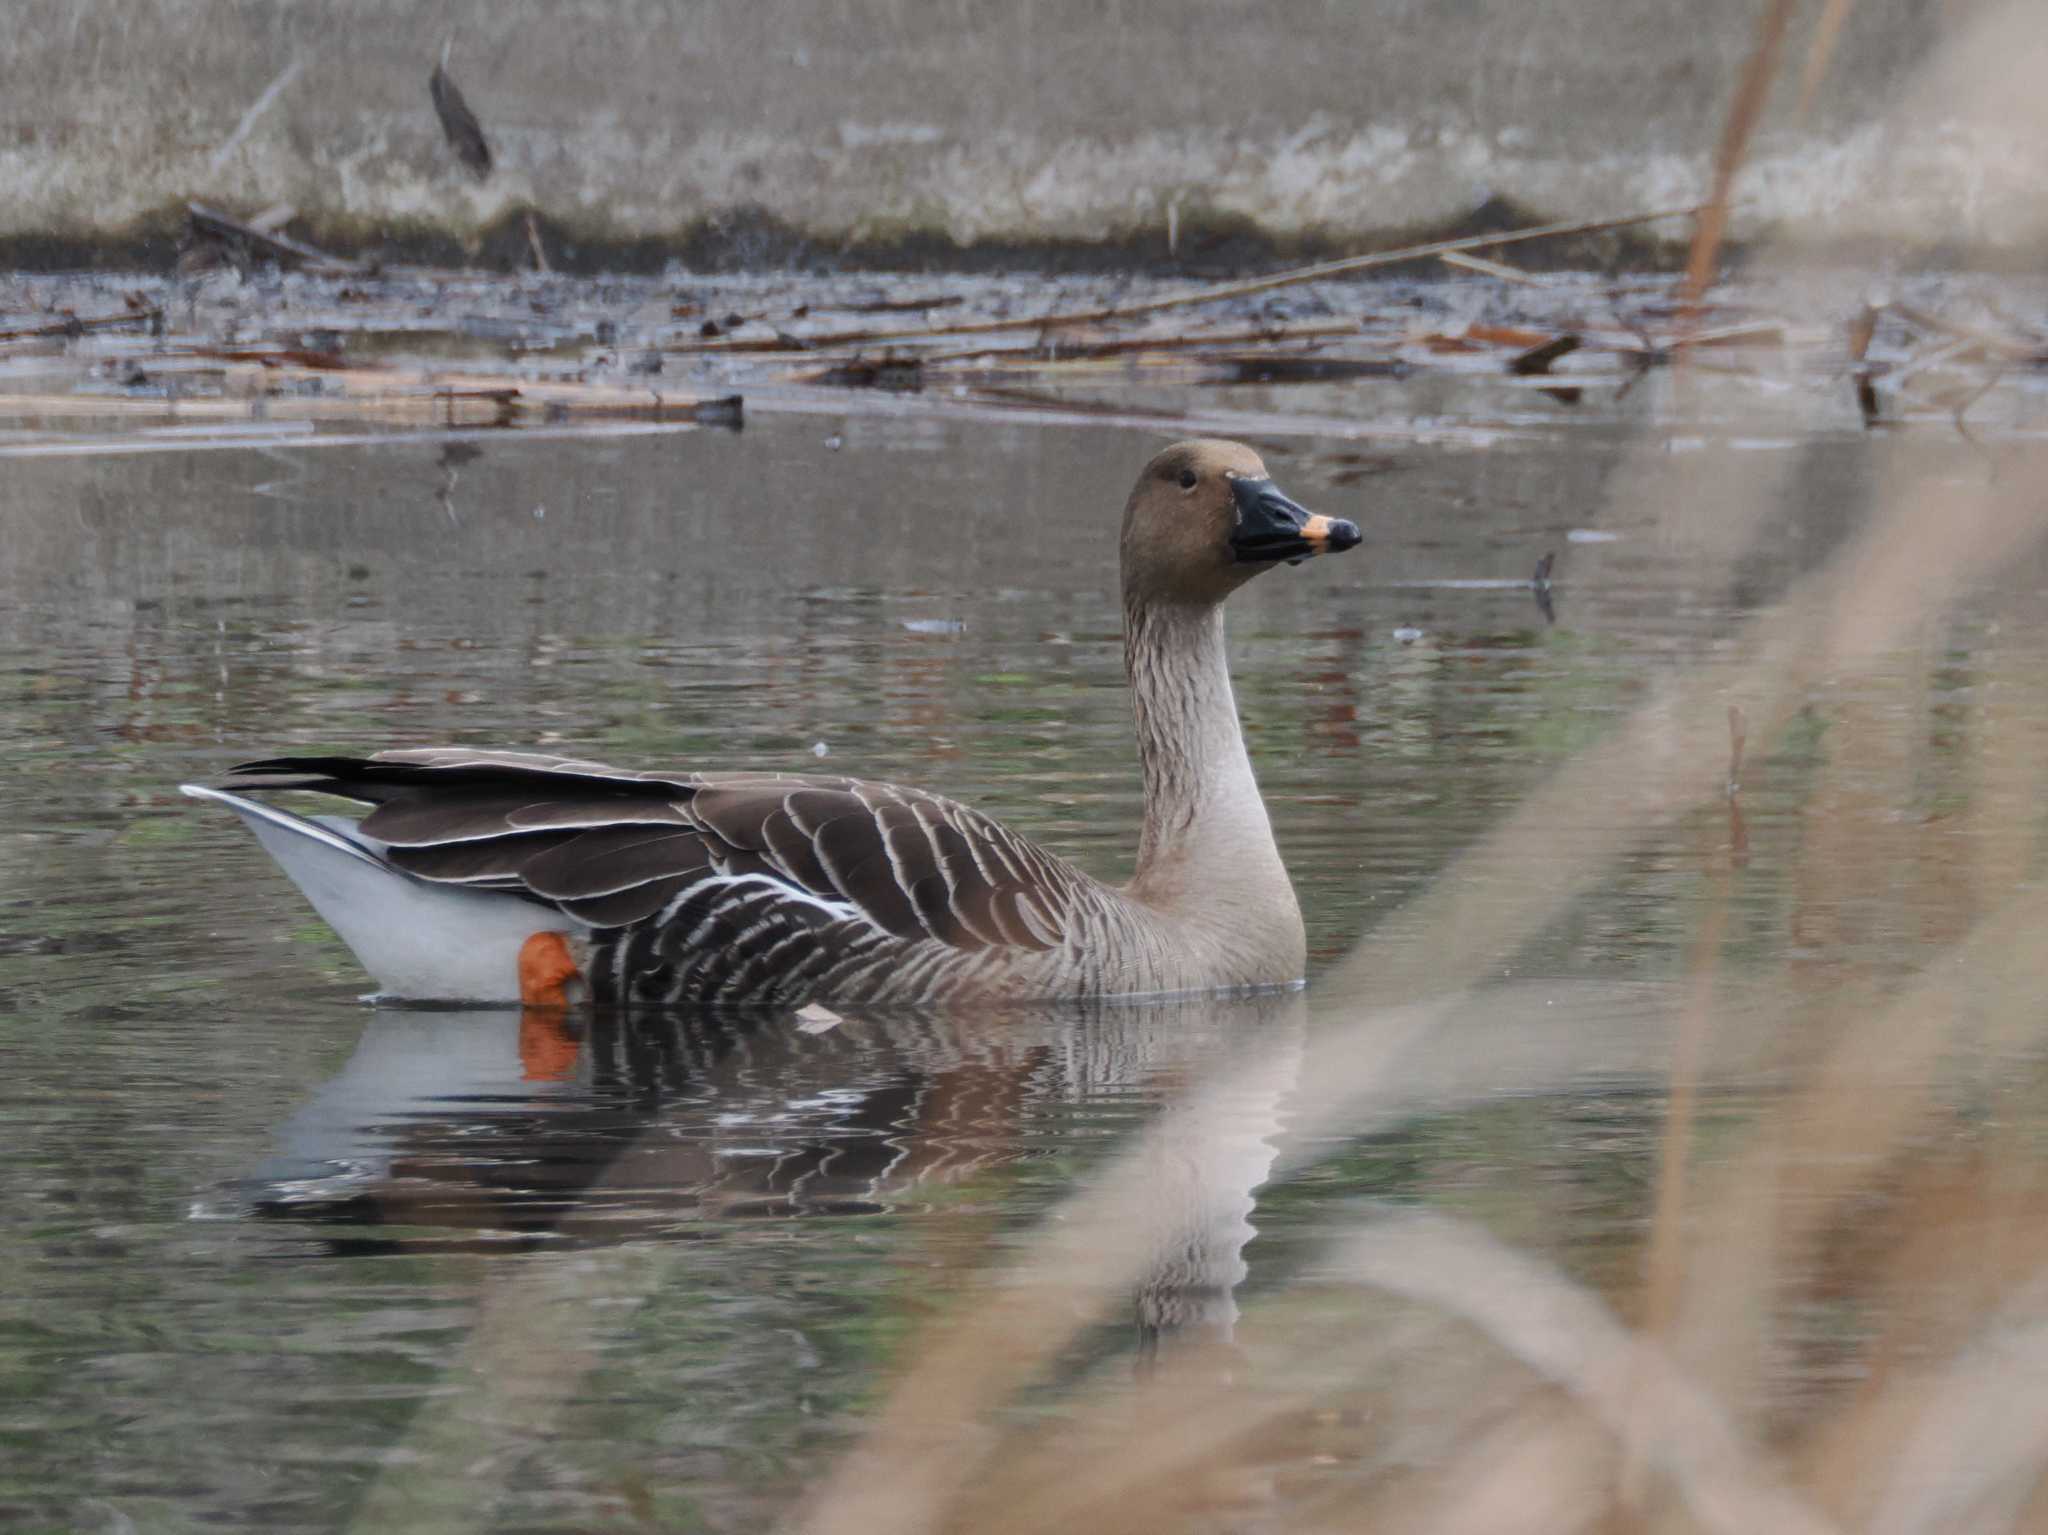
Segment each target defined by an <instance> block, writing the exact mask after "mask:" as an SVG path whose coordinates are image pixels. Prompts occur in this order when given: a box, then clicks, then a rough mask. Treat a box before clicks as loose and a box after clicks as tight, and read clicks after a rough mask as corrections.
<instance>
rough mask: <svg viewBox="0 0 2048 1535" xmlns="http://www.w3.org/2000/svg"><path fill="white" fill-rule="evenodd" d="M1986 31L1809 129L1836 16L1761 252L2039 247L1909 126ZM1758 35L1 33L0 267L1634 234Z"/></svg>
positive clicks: (747, 25) (403, 24)
mask: <svg viewBox="0 0 2048 1535" xmlns="http://www.w3.org/2000/svg"><path fill="white" fill-rule="evenodd" d="M1986 3H1988V0H1860V3H1858V4H1856V5H1855V6H1853V8H1851V9H1850V12H1849V19H1848V24H1847V27H1846V29H1845V30H1844V31H1843V33H1842V34H1841V38H1840V43H1839V46H1838V48H1837V49H1836V51H1835V54H1834V60H1833V65H1832V68H1831V69H1830V71H1829V73H1828V75H1827V78H1826V81H1825V83H1824V85H1823V86H1822V88H1821V90H1820V92H1819V94H1818V96H1817V97H1816V98H1815V100H1814V102H1813V104H1812V108H1811V110H1810V111H1809V112H1808V113H1806V114H1805V115H1804V117H1803V118H1801V117H1799V116H1798V115H1797V114H1796V113H1795V111H1794V107H1795V98H1796V96H1797V94H1798V81H1797V77H1798V74H1799V70H1800V67H1801V66H1802V64H1803V63H1804V61H1805V57H1806V50H1807V45H1808V42H1809V40H1810V38H1811V36H1812V32H1813V27H1814V17H1815V14H1816V13H1818V12H1819V11H1820V9H1821V6H1820V4H1819V3H1818V0H1813V3H1811V4H1810V5H1808V6H1807V7H1806V8H1805V10H1804V11H1803V12H1802V14H1801V16H1800V18H1799V21H1798V23H1797V24H1796V27H1795V31H1794V35H1793V37H1792V39H1791V44H1790V47H1789V48H1788V52H1787V68H1786V70H1785V72H1784V75H1785V78H1784V80H1783V82H1782V83H1781V86H1780V88H1779V90H1778V92H1777V94H1776V96H1775V97H1774V99H1773V104H1772V109H1771V112H1770V114H1769V117H1768V118H1767V121H1766V126H1765V131H1764V133H1763V135H1762V137H1761V139H1760V141H1759V143H1758V145H1757V150H1756V155H1755V158H1754V161H1753V166H1752V169H1751V171H1750V173H1749V174H1748V175H1747V176H1746V178H1745V181H1744V184H1743V192H1744V196H1745V200H1746V204H1747V207H1748V209H1749V212H1748V213H1747V214H1746V215H1745V216H1744V218H1743V220H1742V223H1741V225H1740V226H1739V228H1738V233H1740V232H1745V231H1746V232H1750V233H1754V232H1756V231H1757V230H1758V229H1760V228H1761V227H1762V226H1764V225H1766V224H1768V223H1770V222H1772V221H1776V220H1791V221H1796V222H1798V223H1800V224H1801V225H1803V226H1806V227H1808V228H1810V229H1813V230H1815V231H1816V232H1819V233H1822V234H1825V235H1829V236H1836V237H1847V238H1856V237H1862V236H1868V235H1877V236H1879V237H1884V236H1888V235H1890V234H1893V233H1895V232H1896V231H1897V230H1898V229H1900V228H1901V227H1902V226H1912V227H1916V228H1919V229H1922V230H1925V229H1928V228H1940V229H1941V230H1942V231H1943V232H1944V234H1945V235H1946V236H1948V237H1949V238H1951V239H1953V240H1955V241H1958V242H1960V243H1962V244H1966V245H1976V246H1985V247H1992V248H1997V247H2002V246H2003V247H2010V246H2011V245H2012V244H2013V243H2014V242H2015V241H2018V240H2021V239H2024V238H2027V237H2028V230H2029V229H2030V228H2031V225H2030V224H2029V223H2027V221H2026V220H2022V219H2015V218H2011V217H2008V216H2007V215H2006V214H2005V212H2004V211H2002V210H2003V206H2004V204H2005V202H2006V200H2005V199H2003V198H2001V196H2000V195H1999V187H2000V185H2002V184H2003V183H2002V180H2001V178H2003V179H2006V180H2010V181H2012V182H2013V183H2014V185H2015V186H2021V187H2025V188H2026V189H2028V190H2029V191H2031V189H2032V188H2033V187H2036V186H2039V185H2040V184H2042V183H2043V181H2044V180H2048V147H2044V146H2043V145H2042V144H2041V143H2040V142H2038V140H2035V139H2029V138H2026V137H2024V136H2021V135H2016V134H2011V133H2003V132H2002V131H2001V129H2000V127H1999V125H1998V124H1996V123H1984V122H1981V121H1980V122H1977V123H1965V124H1960V125H1959V124H1958V123H1956V122H1953V121H1950V120H1949V119H1948V118H1946V117H1941V116H1939V115H1937V118H1936V119H1935V120H1932V121H1930V122H1929V123H1928V124H1925V125H1923V131H1915V132H1911V133H1902V132H1900V131H1899V130H1898V129H1897V128H1896V127H1888V126H1887V125H1886V118H1887V115H1888V114H1889V113H1890V112H1891V111H1892V109H1893V108H1894V106H1895V105H1896V103H1897V102H1898V101H1899V99H1900V97H1901V95H1902V93H1903V92H1904V91H1905V90H1906V88H1907V85H1908V83H1909V82H1910V80H1911V79H1912V78H1913V75H1914V72H1915V69H1916V66H1917V65H1919V64H1920V63H1921V62H1922V61H1924V60H1925V59H1927V58H1929V57H1930V56H1931V55H1933V54H1934V53H1935V52H1936V50H1937V47H1938V45H1939V44H1940V43H1941V42H1942V41H1943V39H1944V37H1945V36H1946V35H1947V34H1949V33H1951V32H1953V31H1955V30H1956V29H1957V28H1959V27H1961V26H1962V25H1964V23H1965V22H1966V21H1967V20H1968V19H1969V17H1970V16H1971V15H1973V14H1975V13H1976V12H1978V11H1980V10H1981V9H1983V7H1984V4H1986ZM1758 8H1759V6H1758V4H1756V3H1735V0H1351V3H1345V0H1178V3H1177V0H863V3H858V4H849V3H843V0H841V3H835V0H748V3H745V4H737V3H720V0H696V3H691V4H670V3H663V0H612V3H598V0H454V3H448V4H419V3H415V0H274V3H254V0H7V6H6V12H7V14H6V18H5V26H6V36H7V43H6V56H5V75H4V89H0V238H4V237H10V236H11V237H17V249H19V248H20V245H19V237H27V236H45V235H47V236H55V237H58V238H59V239H61V240H67V241H70V240H76V241H82V242H85V243H87V244H90V243H92V242H95V241H101V240H105V239H108V238H110V237H114V236H117V235H118V234H119V233H120V232H122V231H124V230H132V229H133V228H135V227H137V221H147V220H148V219H150V218H151V217H152V216H155V217H156V218H157V219H158V221H159V227H168V224H169V218H170V215H169V211H168V210H170V209H172V208H174V207H175V206H176V205H177V204H178V203H179V202H180V201H181V200H182V199H184V198H185V197H188V196H195V197H200V198H203V199H207V200H212V201H217V202H219V203H221V204H223V205H225V206H228V207H230V208H234V209H238V210H241V211H244V212H250V211H254V210H255V209H256V208H258V207H261V206H263V205H266V204H269V203H272V202H276V201H287V202H290V203H292V204H294V205H296V206H297V207H298V208H299V209H300V210H301V212H302V214H303V215H304V216H305V218H306V220H307V224H306V225H305V226H302V227H308V228H310V229H312V230H314V231H316V232H320V233H323V234H325V235H327V236H328V237H330V238H332V239H335V240H337V241H340V242H343V243H349V242H354V241H374V240H375V239H377V238H380V237H382V236H388V235H390V234H393V233H399V234H404V233H413V234H417V233H419V232H422V231H426V230H433V229H438V230H441V231H445V232H449V233H452V234H454V235H455V236H457V237H458V238H464V239H470V240H474V238H475V237H476V235H477V233H478V232H479V231H481V230H483V229H485V228H486V227H488V226H491V225H492V224H493V223H494V222H501V221H504V220H505V219H506V218H507V217H508V216H509V215H511V214H513V213H515V212H516V211H517V210H520V209H523V208H524V207H527V206H533V207H536V208H538V209H540V210H542V211H543V212H544V213H545V214H546V215H547V217H548V218H549V220H550V221H551V225H552V226H553V227H558V228H559V229H561V230H562V231H564V232H565V233H569V232H573V234H574V235H575V236H576V237H579V238H581V239H584V240H588V241H591V242H595V243H604V242H632V241H634V240H657V241H660V240H676V239H682V238H685V237H694V238H695V240H696V241H697V246H698V248H699V249H701V248H703V244H704V241H705V239H706V238H707V236H708V237H712V239H713V243H714V244H715V243H716V237H718V236H720V235H721V234H722V235H724V236H726V237H728V243H734V242H737V244H738V245H741V246H743V245H744V243H745V241H746V239H748V238H750V237H751V238H757V239H764V240H765V239H769V236H770V235H771V234H772V235H773V236H774V237H775V238H778V239H779V238H782V237H784V236H788V237H791V238H797V239H801V240H803V241H806V242H809V243H810V244H811V245H813V246H814V247H815V248H817V249H818V250H821V251H824V252H828V253H829V252H838V251H842V250H848V249H851V250H854V251H856V252H858V251H866V252H869V253H871V254H873V253H886V252H887V251H888V250H889V249H891V248H904V247H912V248H919V249H922V250H923V251H924V252H925V253H926V254H929V253H930V252H931V251H932V250H933V249H934V248H937V249H938V250H940V251H941V252H943V251H945V250H949V249H952V248H957V247H972V246H976V245H982V246H998V247H1000V246H1034V245H1045V244H1048V243H1051V244H1058V243H1061V242H1076V243H1081V244H1090V243H1097V242H1105V241H1107V242H1124V243H1125V244H1126V245H1127V246H1130V247H1135V248H1137V249H1139V250H1141V251H1142V250H1146V249H1149V248H1151V247H1154V246H1163V240H1164V235H1165V232H1166V230H1167V229H1168V227H1169V224H1170V223H1171V224H1172V225H1173V226H1174V227H1176V228H1177V229H1178V230H1180V231H1184V232H1188V233H1189V234H1190V235H1191V236H1192V237H1193V238H1195V239H1196V240H1197V241H1199V239H1200V238H1201V237H1202V236H1203V235H1204V234H1205V233H1208V232H1213V230H1214V229H1215V228H1217V227H1219V226H1222V225H1237V226H1239V227H1243V228H1246V229H1248V230H1249V231H1250V232H1251V233H1252V234H1254V236H1255V237H1257V238H1259V239H1265V240H1270V241H1271V242H1272V243H1273V244H1275V245H1277V246H1279V247H1281V248H1288V247H1319V246H1321V247H1328V246H1352V245H1357V244H1359V243H1361V242H1364V241H1367V240H1371V239H1374V238H1380V237H1385V236H1387V235H1389V234H1394V233H1400V232H1410V231H1415V230H1421V229H1435V228H1442V227H1444V226H1447V225H1455V224H1456V223H1458V222H1459V221H1460V220H1462V219H1466V218H1468V217H1469V216H1470V215H1471V214H1472V213H1473V211H1474V210H1475V209H1477V208H1479V207H1480V206H1481V205H1483V204H1485V203H1487V202H1488V200H1489V199H1494V198H1500V199H1506V200H1508V201H1509V202H1511V203H1513V204H1514V205H1515V206H1516V207H1518V208H1520V209H1523V210H1526V211H1528V212H1531V213H1534V214H1537V215H1540V216H1544V217H1574V216H1594V215H1600V214H1607V213H1618V212H1627V211H1633V210H1636V209H1642V208H1649V207H1655V206H1658V205H1663V204H1670V203H1679V202H1684V201H1687V200H1689V199H1691V198H1693V197H1696V196H1697V195H1699V193H1700V192H1701V191H1702V190H1703V188H1704V185H1705V179H1706V170H1707V165H1708V161H1709V156H1710V154H1711V150H1712V146H1713V144H1714V141H1715V138H1716V136H1717V135H1718V133H1719V131H1720V125H1721V119H1722V115H1723V113H1724V111H1725V106H1726V102H1727V99H1728V97H1729V94H1730V92H1731V90H1732V88H1733V84H1734V81H1735V79H1736V76H1737V73H1738V71H1739V69H1740V67H1741V64H1742V62H1743V60H1744V58H1745V57H1746V56H1747V54H1748V52H1749V50H1750V48H1751V46H1752V37H1753V29H1754V24H1755V12H1756V11H1757V9H1758ZM2034 9H2035V10H2036V11H2040V10H2041V8H2040V7H2039V6H2038V5H2035V7H2034ZM2044 14H2048V13H2044ZM2035 30H2037V31H2038V25H2037V26H2036V28H2035ZM451 34H452V36H453V37H454V51H453V55H452V64H451V67H452V72H453V74H454V75H455V77H456V79H457V80H458V81H459V82H460V83H461V85H462V87H463V89H464V90H465V91H466V93H467V95H468V97H469V100H470V102H471V104H472V106H473V107H474V108H475V109H476V111H477V113H478V115H479V116H480V117H481V118H482V120H483V123H484V125H485V128H486V130H487V131H488V133H489V135H490V137H491V140H492V143H493V147H494V149H495V151H496V154H497V158H498V165H497V169H496V170H495V172H494V173H493V174H492V175H491V177H490V178H489V179H488V180H487V181H485V182H484V183H482V184H481V185H479V184H477V183H476V182H475V181H474V180H472V179H471V178H470V177H469V176H468V175H467V174H466V173H465V172H464V171H463V170H462V169H461V167H460V166H459V165H457V164H456V163H455V161H454V159H453V157H452V156H451V155H450V154H449V152H448V150H447V149H446V147H445V145H444V144H443V143H442V141H441V136H440V131H439V127H438V124H437V123H436V121H435V118H434V115H433V112H432V109H431V107H430V105H429V102H428V96H427V89H426V81H427V76H428V73H429V71H430V70H431V68H432V66H433V63H434V61H435V59H436V58H437V57H438V56H439V55H440V51H441V46H442V43H443V41H444V40H445V39H447V38H448V37H449V36H450V35H451ZM2036 78H2040V77H2039V76H2037V77H2036ZM1987 177H1988V178H1989V180H1988V181H1987ZM2027 200H2029V201H2031V198H2029V199H2027ZM770 243H772V241H770ZM735 254H738V255H740V256H744V255H745V254H746V251H745V250H744V249H736V251H735Z"/></svg>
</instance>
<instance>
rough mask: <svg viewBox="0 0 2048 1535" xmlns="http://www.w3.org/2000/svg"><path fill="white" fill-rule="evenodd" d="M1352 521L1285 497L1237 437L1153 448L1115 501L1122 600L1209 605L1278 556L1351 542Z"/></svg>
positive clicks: (1294, 559)
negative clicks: (1120, 520)
mask: <svg viewBox="0 0 2048 1535" xmlns="http://www.w3.org/2000/svg"><path fill="white" fill-rule="evenodd" d="M1360 537H1361V535H1360V533H1359V531H1358V526H1357V524H1356V523H1351V522H1346V521H1344V520H1343V519H1342V518H1338V517H1323V516H1319V515H1317V514H1316V513H1313V512H1311V511H1309V510H1308V509H1307V508H1306V507H1304V506H1300V505H1298V504H1297V503H1296V502H1294V501H1292V500H1290V499H1289V498H1288V497H1287V496H1286V495H1285V494H1284V493H1283V492H1282V491H1281V489H1280V487H1279V486H1277V485H1275V484H1274V483H1273V478H1272V476H1271V475H1269V474H1268V473H1267V472H1266V466H1265V464H1264V462H1263V461H1262V460H1261V459H1260V458H1259V455H1258V454H1256V453H1254V452H1253V451H1252V450H1251V449H1250V448H1248V447H1246V446H1245V445H1244V444H1243V443H1241V442H1226V441H1223V440H1221V439H1218V438H1194V439H1191V440H1189V441H1187V442H1177V443H1175V444H1174V445H1173V446H1172V447H1170V448H1167V449H1164V450H1163V451H1161V452H1160V453H1159V454H1157V455H1156V456H1155V457H1154V458H1153V460H1152V462H1150V463H1149V464H1147V465H1146V466H1145V468H1144V472H1143V473H1141V474H1140V475H1139V476H1138V483H1137V485H1136V486H1135V487H1133V488H1132V490H1131V499H1130V500H1129V502H1127V503H1126V504H1125V506H1124V527H1123V540H1122V548H1121V556H1122V562H1123V581H1124V595H1125V597H1126V599H1135V600H1138V601H1144V602H1176V601H1177V602H1193V603H1196V604H1203V605H1207V604H1214V603H1219V602H1221V601H1222V600H1223V599H1224V598H1225V597H1227V596H1229V595H1230V594H1231V593H1232V592H1234V591H1235V590H1237V588H1238V587H1240V586H1242V585H1244V583H1245V582H1247V581H1249V580H1250V579H1251V578H1252V577H1253V576H1255V575H1257V574H1258V573H1259V572H1260V571H1262V570H1270V569H1271V568H1272V567H1273V566H1275V565H1277V564H1279V563H1280V562H1281V561H1283V560H1284V561H1286V562H1287V563H1288V564H1290V565H1298V564H1300V563H1301V562H1302V561H1303V560H1305V559H1309V558H1310V557H1312V556H1314V555H1318V554H1336V553H1340V552H1341V551H1343V550H1346V549H1350V548H1353V547H1355V546H1356V545H1357V544H1358V542H1359V540H1360Z"/></svg>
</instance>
